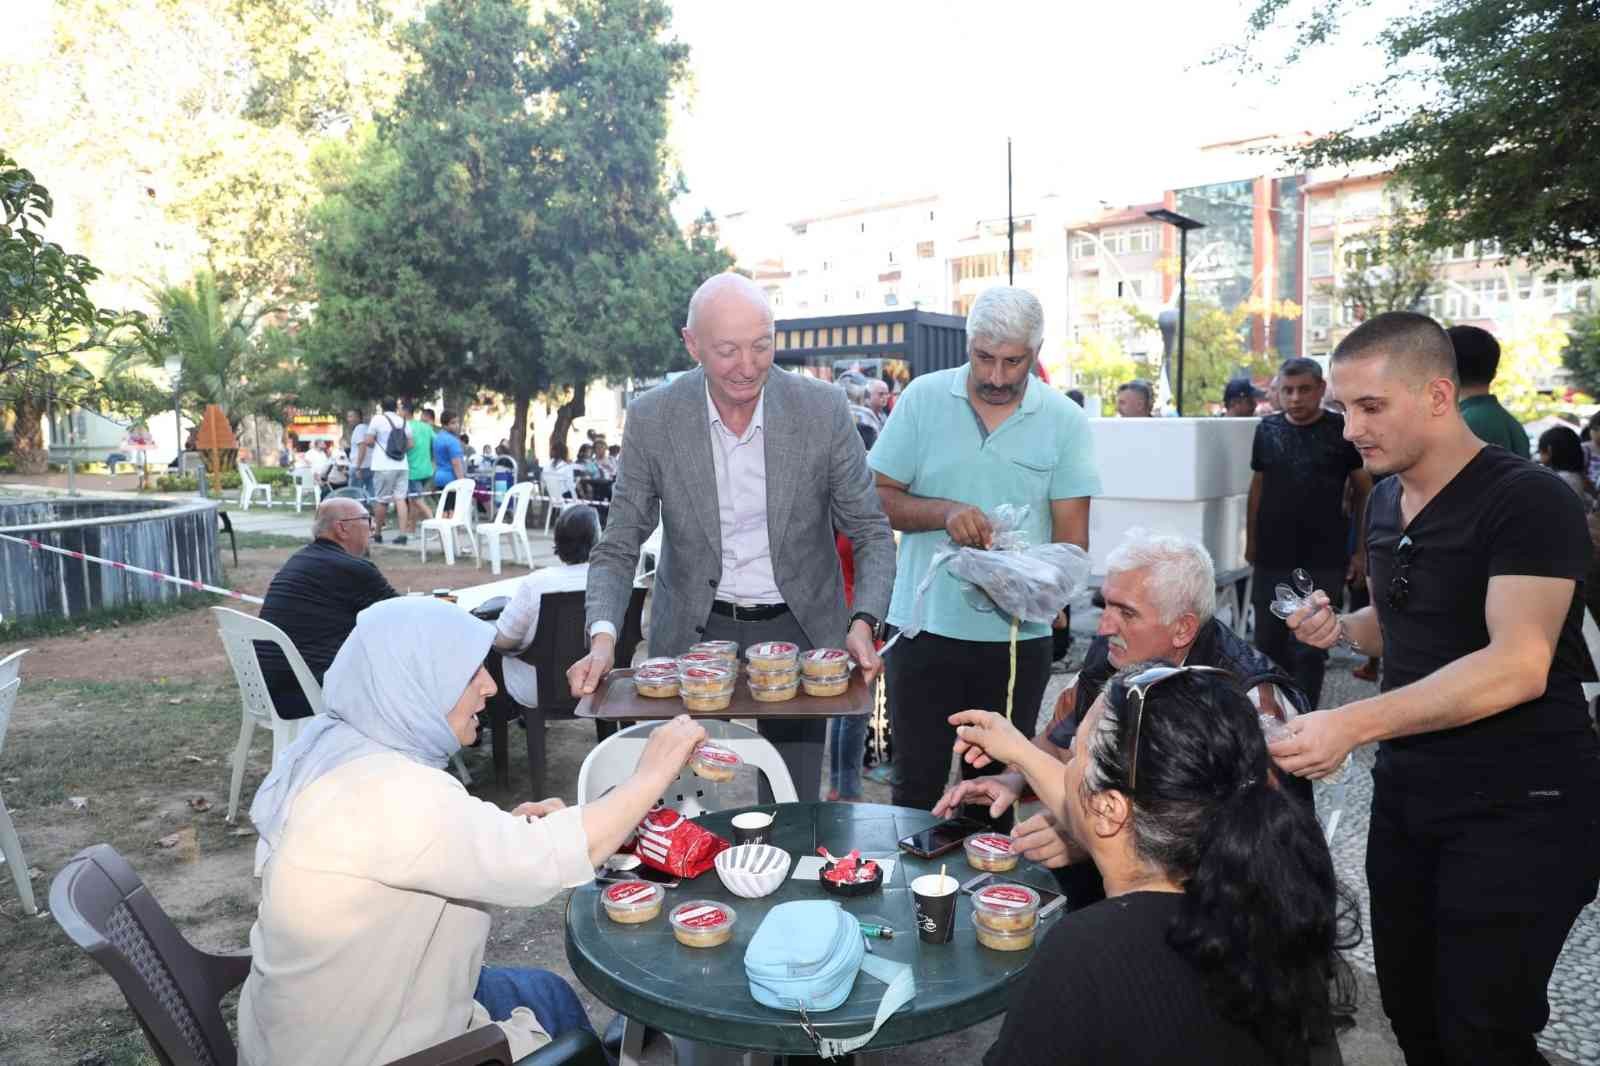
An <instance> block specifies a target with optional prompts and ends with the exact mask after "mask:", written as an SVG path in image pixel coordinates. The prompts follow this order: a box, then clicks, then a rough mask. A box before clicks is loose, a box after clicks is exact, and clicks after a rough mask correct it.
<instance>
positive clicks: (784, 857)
mask: <svg viewBox="0 0 1600 1066" xmlns="http://www.w3.org/2000/svg"><path fill="white" fill-rule="evenodd" d="M793 862H794V860H793V859H792V858H791V857H790V856H789V853H788V852H787V851H784V850H783V849H782V848H775V847H773V846H772V845H771V844H740V845H739V846H738V847H734V848H729V849H728V850H727V851H724V852H722V853H721V854H719V855H718V856H717V860H716V867H717V877H718V878H719V879H721V881H722V884H723V886H724V887H725V888H727V890H728V891H729V892H732V893H733V894H734V895H735V896H743V897H744V898H745V899H760V898H761V897H762V896H770V895H772V893H774V892H776V891H777V890H778V886H779V885H781V884H783V879H784V878H785V877H788V876H789V866H790V865H791V864H792V863H793Z"/></svg>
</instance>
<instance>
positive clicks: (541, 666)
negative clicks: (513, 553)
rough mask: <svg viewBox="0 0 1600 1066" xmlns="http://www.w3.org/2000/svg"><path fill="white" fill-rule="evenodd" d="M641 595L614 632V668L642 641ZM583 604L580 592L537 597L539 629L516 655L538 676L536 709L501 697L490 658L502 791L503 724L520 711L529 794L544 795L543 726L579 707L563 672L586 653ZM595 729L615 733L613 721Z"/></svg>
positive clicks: (639, 592) (505, 765)
mask: <svg viewBox="0 0 1600 1066" xmlns="http://www.w3.org/2000/svg"><path fill="white" fill-rule="evenodd" d="M644 597H645V590H644V589H642V588H636V589H634V590H633V595H632V596H631V597H629V599H628V613H627V614H626V615H624V616H623V619H622V632H620V633H618V634H617V649H616V660H615V661H616V664H617V665H618V666H627V665H629V664H630V663H632V662H633V653H634V650H635V649H636V648H638V646H639V641H640V640H642V639H643V637H644ZM583 600H584V594H583V593H582V592H547V593H545V594H544V595H543V596H542V597H540V599H539V628H538V629H537V630H536V631H535V632H534V635H533V643H531V644H529V645H528V647H527V649H526V650H525V651H524V652H523V653H522V654H521V655H520V656H518V658H520V659H521V660H522V661H523V662H525V663H528V664H530V665H531V666H532V667H533V668H534V669H535V670H537V671H538V672H539V706H537V707H524V706H522V705H521V704H519V703H517V702H516V701H515V700H513V699H511V697H510V696H508V695H506V692H505V678H504V676H503V675H502V674H501V671H500V664H499V662H498V661H497V658H498V657H497V656H496V655H495V654H494V653H491V654H490V656H489V659H490V665H489V673H490V675H491V676H493V677H494V680H495V684H496V685H498V686H499V687H500V692H499V693H498V694H497V695H496V696H495V697H494V700H493V701H491V702H492V704H493V711H492V713H491V715H490V720H489V728H490V736H491V737H492V738H493V744H494V753H493V754H494V776H495V781H496V782H498V783H499V784H500V785H501V786H502V787H504V786H505V785H507V784H509V782H510V777H511V770H510V760H509V757H508V753H507V750H506V744H507V742H508V739H509V737H508V734H509V729H508V728H507V723H508V722H510V720H511V719H512V718H513V717H515V716H516V715H517V714H519V713H520V714H521V716H522V724H523V726H524V727H525V728H526V731H527V734H528V738H527V740H528V776H529V779H530V782H529V783H530V784H531V785H532V786H533V791H532V792H531V793H530V795H531V796H532V797H534V798H536V799H542V798H543V797H544V795H545V792H544V783H545V736H544V723H545V722H546V720H548V719H551V718H571V717H573V713H572V712H573V711H575V710H577V707H578V697H576V696H574V695H573V694H572V689H571V688H569V687H568V686H567V668H568V667H569V666H571V665H572V664H573V663H575V662H577V661H578V660H579V659H581V658H583V657H584V656H585V655H587V654H588V653H589V644H588V641H587V640H586V639H585V636H584V623H585V617H584V606H583ZM475 613H476V612H475ZM480 617H481V616H480ZM594 725H595V736H596V738H597V739H599V740H604V739H605V738H606V737H608V736H610V735H611V734H612V733H615V732H616V731H617V723H615V722H600V721H596V722H595V724H594Z"/></svg>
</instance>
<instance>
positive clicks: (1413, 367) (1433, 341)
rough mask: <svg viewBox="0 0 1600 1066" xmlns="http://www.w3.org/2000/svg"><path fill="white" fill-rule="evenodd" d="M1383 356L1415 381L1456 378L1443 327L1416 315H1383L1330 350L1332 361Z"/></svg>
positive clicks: (1453, 352) (1451, 349)
mask: <svg viewBox="0 0 1600 1066" xmlns="http://www.w3.org/2000/svg"><path fill="white" fill-rule="evenodd" d="M1373 355H1386V356H1388V357H1389V359H1390V360H1391V361H1392V362H1393V363H1394V364H1395V365H1396V366H1399V367H1402V368H1403V369H1405V370H1406V371H1408V372H1409V373H1410V374H1412V375H1413V376H1414V377H1418V378H1421V379H1422V380H1427V381H1431V380H1433V379H1435V378H1449V379H1450V380H1451V381H1452V382H1454V383H1455V384H1457V385H1459V384H1461V379H1460V378H1459V377H1457V376H1456V350H1455V346H1454V345H1452V344H1451V343H1450V337H1449V335H1448V334H1447V333H1445V331H1444V327H1442V326H1440V325H1439V323H1437V322H1435V321H1434V320H1433V319H1431V318H1429V317H1428V316H1427V315H1422V314H1418V313H1417V312H1415V311H1385V312H1383V313H1382V314H1379V315H1373V316H1372V317H1371V318H1369V319H1367V320H1366V321H1365V322H1363V323H1361V325H1359V326H1357V327H1356V328H1355V329H1353V330H1351V331H1350V333H1349V335H1348V336H1346V337H1345V339H1344V340H1342V341H1340V342H1339V345H1338V347H1336V348H1334V350H1333V361H1334V362H1335V363H1342V362H1345V361H1346V360H1350V359H1365V358H1367V357H1368V356H1373Z"/></svg>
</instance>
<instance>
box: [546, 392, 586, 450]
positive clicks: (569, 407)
mask: <svg viewBox="0 0 1600 1066" xmlns="http://www.w3.org/2000/svg"><path fill="white" fill-rule="evenodd" d="M588 389H589V383H588V382H587V381H579V382H578V383H577V384H575V385H573V386H572V398H571V399H570V400H568V401H567V402H566V403H564V404H562V405H561V406H560V407H559V408H557V409H556V424H555V428H553V429H552V430H551V431H550V454H551V455H555V447H556V445H557V444H561V445H563V446H565V444H566V443H567V434H569V433H571V432H572V423H573V422H574V421H576V420H577V419H580V418H582V417H583V395H584V393H585V392H587V391H588ZM575 454H576V452H573V451H568V452H567V458H568V459H571V458H572V457H573V456H574V455H575Z"/></svg>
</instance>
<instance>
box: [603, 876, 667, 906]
mask: <svg viewBox="0 0 1600 1066" xmlns="http://www.w3.org/2000/svg"><path fill="white" fill-rule="evenodd" d="M655 892H656V888H655V886H654V885H651V884H646V883H645V882H643V881H634V882H631V883H628V884H621V885H612V886H611V887H610V888H608V889H606V899H607V900H609V901H610V902H612V903H643V902H644V901H645V900H647V899H649V898H650V897H651V896H653V895H655Z"/></svg>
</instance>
